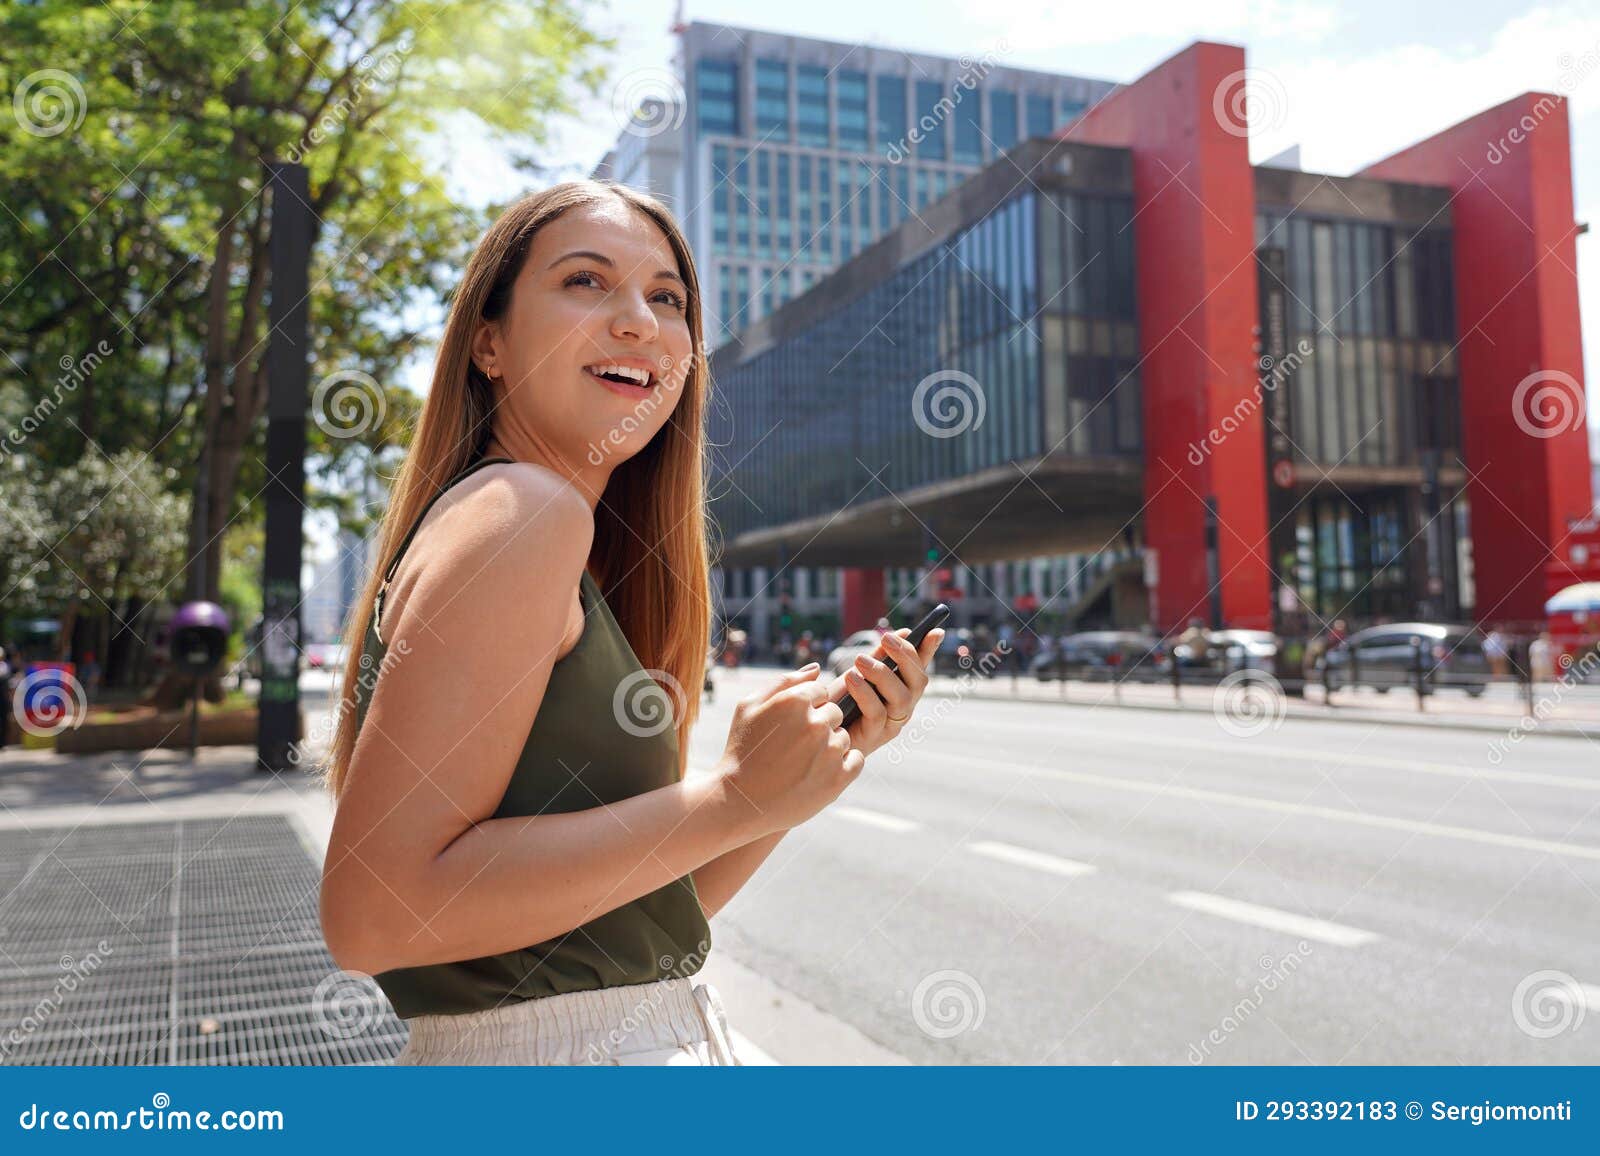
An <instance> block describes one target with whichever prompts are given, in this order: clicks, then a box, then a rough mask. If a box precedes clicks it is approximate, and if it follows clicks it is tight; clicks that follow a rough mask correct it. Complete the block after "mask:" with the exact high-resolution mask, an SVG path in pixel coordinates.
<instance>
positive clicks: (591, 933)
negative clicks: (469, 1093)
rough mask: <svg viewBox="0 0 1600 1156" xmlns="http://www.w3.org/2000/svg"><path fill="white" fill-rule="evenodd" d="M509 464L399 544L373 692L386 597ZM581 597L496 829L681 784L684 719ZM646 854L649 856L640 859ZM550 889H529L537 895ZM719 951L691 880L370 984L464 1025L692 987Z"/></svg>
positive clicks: (596, 603) (360, 699) (400, 1004)
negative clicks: (409, 555) (630, 988)
mask: <svg viewBox="0 0 1600 1156" xmlns="http://www.w3.org/2000/svg"><path fill="white" fill-rule="evenodd" d="M510 460H511V459H509V458H484V459H481V460H479V461H477V462H475V463H474V464H472V465H471V466H468V467H467V468H466V469H465V470H463V471H462V472H461V473H460V474H458V475H456V477H454V478H452V479H451V480H450V481H449V482H448V483H446V485H445V486H444V487H443V488H442V489H441V490H440V491H439V494H436V495H434V497H433V498H432V499H431V500H430V501H429V502H428V505H427V506H425V507H424V508H423V510H422V513H421V515H419V516H418V518H417V520H416V522H415V523H413V525H412V526H411V528H410V530H409V532H408V533H407V534H406V537H405V539H404V540H403V541H402V542H401V544H400V548H399V549H398V550H397V551H396V552H395V556H394V558H393V559H392V560H391V561H390V563H389V566H388V569H387V570H386V571H385V574H384V583H383V588H382V589H381V590H380V592H379V594H378V598H377V600H376V601H375V603H374V614H373V623H372V625H371V626H369V627H368V629H367V635H366V639H365V641H364V644H363V649H362V659H361V661H362V664H363V666H364V667H365V669H366V670H368V671H375V672H377V677H375V678H372V679H370V680H369V681H371V682H372V685H373V686H376V685H377V681H378V679H379V678H381V676H382V671H383V658H384V654H385V652H386V651H387V649H388V644H387V643H386V642H385V641H384V640H383V638H382V636H381V634H382V629H381V623H380V622H379V621H378V616H379V615H380V614H381V613H382V606H383V597H384V594H385V593H387V591H388V584H389V582H390V580H392V579H393V577H394V574H395V571H396V570H397V569H398V568H399V564H400V558H401V557H402V556H403V555H404V554H405V551H406V548H407V547H408V546H410V544H411V540H412V538H414V537H415V536H416V532H417V529H418V528H419V527H420V526H421V524H422V520H423V518H425V517H426V516H427V513H428V510H429V509H431V508H432V506H433V503H434V502H435V501H438V499H439V496H440V495H442V494H443V493H444V491H445V490H447V489H449V488H450V486H453V485H454V484H455V483H456V482H459V481H460V480H461V479H462V478H465V477H467V476H468V475H469V474H471V473H473V472H475V471H476V470H478V469H479V468H481V467H483V466H487V465H492V464H496V463H499V462H506V461H510ZM578 593H579V597H580V599H581V601H582V603H583V615H584V628H583V634H582V635H581V636H580V637H579V639H578V643H577V645H576V646H574V647H573V648H572V650H571V651H570V652H568V653H567V654H566V655H565V656H563V657H562V658H561V659H559V660H558V661H557V662H556V664H555V666H554V668H553V669H552V670H551V672H550V683H549V685H548V686H547V687H546V688H545V692H544V700H543V702H542V703H541V704H540V706H539V709H538V711H537V712H536V713H535V715H534V717H533V718H532V719H530V720H529V727H528V739H527V742H526V743H524V744H523V747H522V753H521V755H520V756H519V757H518V758H517V765H516V769H515V770H513V771H512V774H511V780H510V782H509V783H508V784H507V785H506V792H505V795H504V796H503V797H502V799H501V800H500V805H499V806H498V807H497V808H496V809H495V812H494V816H493V817H494V818H496V819H500V818H505V817H508V816H518V815H543V814H551V813H565V812H570V811H582V810H586V809H588V808H591V807H599V806H601V805H605V804H611V803H616V802H620V801H621V800H623V799H626V798H630V797H632V796H634V795H639V794H643V793H645V792H646V791H653V790H655V789H657V788H659V787H664V786H668V785H670V784H672V783H674V782H676V781H677V780H678V736H677V728H676V727H675V726H674V725H673V724H672V718H673V715H674V714H675V711H672V710H667V709H661V710H657V709H655V708H657V707H660V708H666V707H667V695H666V693H665V692H664V691H662V690H660V689H659V687H656V686H655V684H654V681H653V680H652V679H651V677H650V676H649V675H648V674H646V673H645V672H644V670H643V668H642V667H641V666H640V664H639V659H638V658H637V656H635V654H634V652H633V648H632V646H630V645H629V643H628V639H627V637H626V636H625V635H624V634H623V632H622V628H621V627H620V626H619V625H618V624H617V620H616V619H615V618H613V617H612V615H611V608H610V607H609V606H608V605H607V604H606V599H605V595H604V594H602V593H601V591H600V588H599V584H598V583H596V582H595V580H594V578H593V577H592V576H591V575H590V574H589V572H588V570H587V569H585V570H584V572H583V574H582V576H581V578H580V579H579V589H578ZM369 659H370V661H369ZM532 660H533V656H531V655H530V656H529V661H530V663H531V662H532ZM461 661H462V662H463V663H465V662H470V661H471V656H470V655H462V656H461ZM356 682H357V688H356V720H357V727H358V729H359V727H360V725H361V723H363V722H364V721H365V720H366V714H367V704H368V701H369V699H370V694H369V692H368V691H367V689H366V688H364V687H362V686H361V682H362V680H361V679H357V680H356ZM696 689H698V688H696ZM641 694H643V695H644V696H645V697H644V698H642V699H641V698H640V697H639V696H640V695H641ZM652 700H654V701H652ZM647 850H648V848H641V849H640V855H641V856H642V855H644V854H645V852H646V851H647ZM540 885H541V883H540V881H539V880H537V879H529V880H528V886H529V887H537V886H540ZM710 946H711V932H710V928H709V926H708V925H707V923H706V918H705V912H704V911H703V909H702V908H701V906H700V899H699V896H698V895H697V894H696V892H695V888H694V878H693V876H690V875H685V876H683V877H682V878H680V879H677V880H675V881H673V882H672V883H669V884H667V885H666V886H665V887H662V888H660V889H659V890H656V891H652V892H651V893H650V894H648V895H645V896H642V897H641V898H638V899H635V900H633V901H632V902H630V903H625V904H623V905H622V906H621V907H618V908H616V909H615V910H612V911H609V912H607V913H606V914H604V915H600V916H597V917H596V918H594V919H591V920H590V921H589V922H587V923H585V924H583V925H582V926H581V927H578V928H575V929H574V930H573V931H571V932H569V933H567V934H566V935H560V936H557V937H555V938H553V939H549V940H546V941H545V942H543V943H537V944H533V945H532V946H529V947H525V948H521V949H519V950H516V951H507V952H503V953H501V954H499V955H490V956H483V957H481V958H478V959H463V960H459V961H456V962H453V963H440V964H429V965H427V966H424V967H404V968H395V969H393V970H390V971H385V972H382V973H380V974H378V975H376V976H374V977H373V978H374V979H375V980H376V981H377V984H378V986H379V987H380V988H382V989H383V993H384V994H385V995H386V996H388V997H389V1002H390V1003H392V1004H393V1005H394V1009H395V1011H396V1012H397V1013H398V1014H399V1015H400V1016H401V1017H403V1018H407V1019H409V1018H411V1017H412V1016H419V1015H460V1014H463V1013H466V1012H473V1011H482V1010H485V1009H488V1008H493V1007H497V1006H499V1005H501V1004H503V1003H514V1002H517V1001H519V1000H525V999H538V998H540V997H542V996H549V995H561V994H564V993H566V992H573V991H590V990H593V989H596V988H602V987H617V986H620V985H623V984H635V983H649V982H652V981H654V980H659V979H667V978H670V977H672V976H684V975H692V974H694V973H695V972H697V971H699V970H700V967H701V964H702V963H704V961H705V955H706V952H707V951H709V950H710Z"/></svg>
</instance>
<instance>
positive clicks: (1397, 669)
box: [1319, 622, 1490, 698]
mask: <svg viewBox="0 0 1600 1156" xmlns="http://www.w3.org/2000/svg"><path fill="white" fill-rule="evenodd" d="M1413 638H1421V639H1422V670H1423V676H1424V678H1423V692H1424V693H1431V692H1432V691H1433V690H1435V689H1437V688H1439V687H1446V688H1455V689H1459V690H1464V691H1466V692H1467V693H1468V694H1470V695H1472V696H1473V697H1474V698H1476V697H1477V696H1479V695H1481V694H1482V693H1483V692H1484V690H1485V689H1486V688H1487V687H1488V685H1489V679H1490V671H1489V662H1488V659H1486V658H1485V657H1484V654H1483V640H1482V639H1481V638H1480V637H1479V636H1478V635H1477V633H1476V632H1475V631H1474V630H1473V629H1472V628H1471V627H1470V626H1453V625H1449V624H1447V623H1441V622H1390V623H1386V624H1385V625H1383V626H1369V627H1368V628H1367V629H1365V630H1361V631H1358V632H1356V633H1355V634H1352V635H1351V636H1350V637H1349V638H1347V639H1345V640H1344V641H1343V642H1342V643H1340V644H1338V645H1337V646H1334V647H1331V648H1330V649H1329V650H1328V651H1327V653H1326V654H1324V655H1323V656H1322V659H1321V662H1320V663H1319V668H1320V670H1321V672H1322V684H1323V686H1325V687H1326V688H1327V689H1328V690H1329V691H1336V690H1339V689H1341V688H1342V687H1347V686H1370V687H1373V688H1375V689H1376V690H1377V691H1378V692H1379V693H1380V694H1383V693H1386V692H1387V691H1389V690H1391V689H1393V688H1394V687H1397V686H1398V687H1410V686H1414V685H1415V684H1416V677H1417V675H1416V663H1417V655H1416V650H1415V648H1414V647H1413V645H1412V641H1411V640H1412V639H1413Z"/></svg>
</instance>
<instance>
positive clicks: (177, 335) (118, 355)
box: [0, 0, 610, 598]
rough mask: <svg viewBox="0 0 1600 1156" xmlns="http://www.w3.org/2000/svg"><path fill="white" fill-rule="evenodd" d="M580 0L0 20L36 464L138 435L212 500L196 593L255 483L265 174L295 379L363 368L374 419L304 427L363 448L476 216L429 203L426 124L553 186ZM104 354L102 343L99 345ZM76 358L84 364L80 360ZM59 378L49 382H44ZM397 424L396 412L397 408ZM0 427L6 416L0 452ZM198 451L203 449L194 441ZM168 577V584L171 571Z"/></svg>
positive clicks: (311, 1) (129, 441) (21, 351)
mask: <svg viewBox="0 0 1600 1156" xmlns="http://www.w3.org/2000/svg"><path fill="white" fill-rule="evenodd" d="M586 5H587V0H532V2H530V0H439V2H433V3H429V2H425V0H412V2H409V3H404V4H395V3H388V2H384V0H305V2H304V3H296V2H294V0H232V2H227V0H103V2H102V3H98V4H83V3H68V2H65V0H41V2H39V3H34V4H28V5H7V6H5V7H3V8H0V86H3V87H0V91H3V92H5V93H9V94H11V96H12V107H13V115H12V116H10V117H0V204H3V206H4V210H3V211H0V395H6V394H9V395H10V398H11V400H10V403H9V406H8V407H0V413H5V412H8V410H9V411H11V412H15V411H19V410H20V411H29V412H31V411H32V410H33V409H36V408H37V407H38V405H39V404H40V403H41V402H42V401H46V400H47V399H49V398H51V397H52V395H54V396H55V397H56V402H55V404H54V405H53V406H52V407H51V409H50V413H49V415H48V417H47V419H46V420H45V421H43V422H42V423H37V428H35V429H34V430H32V431H31V432H30V433H29V434H28V435H27V437H26V438H25V439H23V441H22V442H20V443H18V444H17V445H16V446H14V447H13V448H14V449H16V450H17V452H23V453H26V454H28V455H30V456H31V457H32V458H33V459H34V460H35V461H37V463H38V464H39V466H40V468H41V469H45V470H48V469H50V468H59V467H62V466H64V465H66V464H67V463H71V462H75V461H77V460H79V459H80V458H81V457H83V456H84V454H85V453H86V452H87V451H90V450H93V451H94V452H97V453H99V454H100V455H102V456H107V455H113V456H114V455H115V454H116V453H117V452H118V451H120V450H123V449H129V448H132V449H135V450H137V451H139V452H140V453H141V454H142V455H146V456H150V457H153V458H154V459H155V461H156V462H157V463H158V464H160V465H161V466H163V467H168V466H170V467H172V468H173V470H174V471H175V473H174V474H173V475H172V477H173V482H172V488H173V489H174V490H189V491H191V492H192V491H193V490H194V489H196V488H197V483H198V481H199V478H198V476H197V471H198V470H199V469H200V468H201V463H202V462H203V463H204V468H205V469H206V471H207V478H206V485H205V487H204V489H205V492H206V493H207V496H208V502H207V503H206V505H205V507H204V508H201V507H199V506H198V505H197V506H196V508H195V509H194V511H193V513H192V518H191V523H190V526H189V531H188V535H187V537H188V549H187V551H186V558H187V559H188V560H189V561H188V565H190V566H193V567H197V568H198V570H197V575H196V576H197V577H198V579H199V582H200V586H201V588H202V589H203V590H204V592H205V594H206V596H207V597H211V598H215V597H216V596H217V590H218V581H219V571H220V566H221V558H222V541H223V531H224V529H225V528H226V527H227V526H228V525H229V524H230V522H232V521H233V520H234V519H235V518H238V517H240V516H246V517H253V516H255V515H254V512H253V511H252V510H251V508H250V501H251V499H252V498H253V496H254V494H255V493H256V492H257V491H258V490H259V488H260V486H261V484H262V483H263V482H264V480H265V473H264V467H263V466H262V463H261V461H260V456H261V455H260V451H259V446H260V438H261V433H262V429H261V427H262V424H263V423H262V421H261V419H262V416H263V413H264V408H265V404H266V388H267V382H266V361H265V358H266V349H267V341H268V334H267V326H266V294H267V292H268V289H269V281H268V272H269V270H268V267H267V246H268V241H269V238H270V231H271V224H272V221H271V206H270V204H269V203H268V201H269V196H268V195H267V194H265V182H264V165H265V163H266V162H267V161H268V160H271V159H285V160H298V161H301V162H303V163H305V164H306V165H307V167H308V170H309V173H310V179H311V190H310V193H311V205H310V208H311V210H312V213H313V216H314V222H315V225H314V230H315V232H314V251H313V267H312V290H311V302H310V307H311V316H312V328H313V341H314V345H315V358H316V363H315V365H314V366H313V371H312V374H313V381H317V380H320V379H325V378H326V377H328V375H330V374H333V373H336V372H340V371H346V370H352V369H356V370H360V371H362V372H364V373H366V374H369V375H370V376H371V377H372V378H373V379H375V380H376V381H377V382H379V383H381V385H379V386H378V387H377V388H378V390H379V391H380V392H379V395H377V396H374V398H373V399H372V402H373V409H374V411H375V412H378V413H385V414H387V419H386V420H384V421H379V422H373V423H371V424H364V425H361V426H359V427H358V428H356V429H354V430H353V431H352V430H351V429H349V428H338V427H336V426H330V429H331V430H332V432H331V433H330V432H327V431H325V430H315V431H314V432H313V435H312V436H313V438H314V439H315V440H316V442H317V446H316V447H314V448H322V449H326V450H328V451H330V453H329V457H330V459H333V460H335V461H339V460H342V459H343V458H344V457H345V456H347V453H348V451H350V450H351V449H352V448H353V447H354V446H357V445H359V446H361V447H362V451H361V452H363V453H367V452H380V451H381V449H382V448H383V447H384V446H385V445H392V444H393V442H394V440H395V439H396V437H397V433H403V431H404V429H405V428H406V427H405V426H404V424H403V423H404V421H405V419H406V418H407V417H408V416H409V415H411V414H414V412H415V408H416V400H415V398H414V397H412V396H411V395H409V394H408V393H406V392H405V391H404V390H402V389H401V388H400V387H399V386H398V384H397V383H396V382H395V380H394V378H395V376H396V373H397V371H398V369H399V368H400V366H401V365H403V364H404V363H405V361H406V360H407V359H408V358H410V357H411V356H412V355H413V354H414V353H415V352H416V351H417V349H418V348H419V347H420V345H421V344H422V343H423V342H424V341H425V340H426V339H427V336H428V332H427V329H428V326H427V324H426V323H425V322H423V321H418V320H417V319H418V318H427V317H429V316H430V315H432V314H433V313H436V311H437V307H438V305H439V303H440V302H441V301H442V299H443V297H444V295H445V293H446V292H447V290H448V289H449V287H450V286H451V285H452V283H453V281H454V279H455V277H456V276H458V274H459V270H460V268H461V266H462V263H463V262H464V260H465V256H466V253H467V251H468V249H469V247H470V245H471V243H472V242H473V241H474V240H475V239H476V237H477V236H478V235H479V234H480V233H481V232H482V230H483V229H484V228H485V227H486V225H487V223H488V219H489V216H490V213H489V212H487V211H484V210H475V209H472V208H469V207H464V206H462V205H458V204H456V203H454V202H453V201H452V200H451V198H450V197H449V195H448V194H447V192H446V178H447V176H448V173H447V169H446V162H445V161H443V160H441V159H440V158H441V157H442V156H445V155H447V150H446V149H443V148H441V147H440V142H441V140H443V139H444V137H445V135H446V134H447V133H449V132H452V131H460V130H461V129H462V127H463V126H471V127H473V129H474V131H479V132H486V133H487V134H488V135H489V138H490V139H491V140H495V141H498V142H499V143H500V145H501V147H503V148H504V150H505V153H506V156H507V157H508V159H509V160H511V161H512V163H514V164H517V165H518V166H520V167H521V168H522V169H523V170H524V171H527V172H529V173H530V175H531V176H534V177H542V176H545V175H547V174H548V169H547V167H546V166H545V165H544V164H542V163H541V161H540V158H539V153H540V152H541V150H542V149H543V148H544V147H545V145H546V144H547V143H548V139H549V131H550V127H551V125H552V123H553V121H554V120H555V119H556V118H557V117H559V116H561V115H563V114H566V113H570V112H571V111H573V107H574V99H575V97H576V96H577V95H578V94H579V93H580V92H582V91H585V90H587V91H590V92H593V91H596V90H597V89H598V86H599V85H600V83H601V81H602V79H603V72H602V70H601V68H600V67H599V66H598V64H597V63H596V60H597V57H598V54H599V53H600V52H601V51H602V50H604V49H606V48H608V47H610V43H609V41H607V40H605V39H604V38H602V37H600V36H598V35H596V34H595V33H594V32H593V31H591V30H590V29H589V28H588V27H587V26H586V25H585V23H584V18H585V16H586ZM98 351H105V352H103V353H101V352H98ZM86 358H90V359H92V360H93V362H94V364H93V365H92V366H91V367H90V370H91V371H90V372H87V373H85V372H81V371H80V370H79V369H78V368H72V369H70V370H69V369H68V367H69V366H71V367H78V366H80V364H81V363H82V362H83V361H84V360H85V359H86ZM64 374H70V376H71V377H72V381H71V382H70V384H69V386H68V387H66V388H63V386H62V381H61V379H62V377H63V375H64ZM397 418H398V419H399V421H398V423H397V420H396V419H397ZM5 438H6V431H5V430H0V442H4V440H5ZM203 451H204V452H203ZM177 585H178V586H179V588H180V589H181V585H182V582H181V580H180V582H179V583H178V584H177Z"/></svg>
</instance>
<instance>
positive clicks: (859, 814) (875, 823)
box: [828, 804, 922, 834]
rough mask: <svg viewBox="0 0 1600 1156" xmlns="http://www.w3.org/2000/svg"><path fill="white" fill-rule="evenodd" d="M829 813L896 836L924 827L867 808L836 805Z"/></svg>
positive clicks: (908, 820) (896, 816)
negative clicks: (893, 833)
mask: <svg viewBox="0 0 1600 1156" xmlns="http://www.w3.org/2000/svg"><path fill="white" fill-rule="evenodd" d="M828 813H829V814H830V815H837V816H839V818H841V819H849V820H850V821H851V822H852V823H864V824H866V825H867V826H868V827H877V828H878V829H879V830H881V831H893V832H895V833H896V834H904V833H905V832H907V831H915V830H918V829H919V828H920V827H921V826H922V824H921V823H914V822H912V821H911V820H910V819H902V818H901V817H900V816H899V815H885V814H884V813H883V812H882V811H869V810H867V809H866V808H865V807H846V806H844V805H843V804H835V805H834V806H833V807H831V808H830V809H829V811H828Z"/></svg>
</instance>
